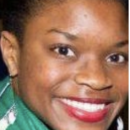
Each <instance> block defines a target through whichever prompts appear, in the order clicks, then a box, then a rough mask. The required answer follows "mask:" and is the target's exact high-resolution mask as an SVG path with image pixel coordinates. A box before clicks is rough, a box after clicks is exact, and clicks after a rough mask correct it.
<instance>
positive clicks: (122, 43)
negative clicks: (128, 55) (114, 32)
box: [114, 40, 128, 48]
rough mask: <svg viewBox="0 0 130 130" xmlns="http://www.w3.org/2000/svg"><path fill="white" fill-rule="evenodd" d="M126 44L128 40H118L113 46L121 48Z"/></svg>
mask: <svg viewBox="0 0 130 130" xmlns="http://www.w3.org/2000/svg"><path fill="white" fill-rule="evenodd" d="M126 45H128V40H124V41H120V42H118V43H117V44H116V45H114V47H118V48H122V47H124V46H126Z"/></svg>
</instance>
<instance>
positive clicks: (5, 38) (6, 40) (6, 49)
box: [0, 31, 19, 77]
mask: <svg viewBox="0 0 130 130" xmlns="http://www.w3.org/2000/svg"><path fill="white" fill-rule="evenodd" d="M0 47H1V52H2V56H3V60H4V62H5V64H6V66H7V68H8V71H9V74H10V76H12V77H14V76H16V75H18V58H19V46H18V42H17V40H16V37H15V36H14V35H13V34H11V33H9V32H7V31H3V32H2V34H1V40H0Z"/></svg>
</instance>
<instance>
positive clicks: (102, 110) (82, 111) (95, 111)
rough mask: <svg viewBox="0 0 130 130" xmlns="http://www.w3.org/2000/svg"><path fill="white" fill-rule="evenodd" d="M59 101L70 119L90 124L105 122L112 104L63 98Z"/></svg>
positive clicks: (94, 100)
mask: <svg viewBox="0 0 130 130" xmlns="http://www.w3.org/2000/svg"><path fill="white" fill-rule="evenodd" d="M59 101H60V103H61V104H62V105H63V108H64V109H65V111H66V113H67V114H68V115H69V116H70V117H72V118H75V119H77V120H80V121H83V122H89V123H94V122H99V121H102V120H104V119H105V118H106V116H107V114H108V113H109V110H110V108H111V107H110V106H111V105H109V104H110V103H112V102H110V101H108V100H103V99H78V98H61V99H60V100H59Z"/></svg>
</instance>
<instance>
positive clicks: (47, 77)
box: [19, 56, 68, 96]
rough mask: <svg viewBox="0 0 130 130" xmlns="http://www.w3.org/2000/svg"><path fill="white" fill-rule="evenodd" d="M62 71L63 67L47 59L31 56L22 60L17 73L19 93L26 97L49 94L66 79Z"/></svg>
mask: <svg viewBox="0 0 130 130" xmlns="http://www.w3.org/2000/svg"><path fill="white" fill-rule="evenodd" d="M43 59H44V60H43ZM23 61H24V62H23ZM25 61H26V62H25ZM63 70H64V65H62V66H61V64H59V63H58V62H56V61H54V60H52V59H51V60H50V59H49V58H45V57H43V58H34V57H32V58H31V56H30V57H29V56H28V57H26V58H23V60H22V61H21V65H20V71H19V82H20V83H19V85H20V89H21V90H20V92H22V94H24V95H25V94H26V96H28V95H32V94H35V95H39V94H40V95H43V92H44V93H48V94H49V93H50V92H51V90H52V89H55V87H57V85H58V83H60V82H62V81H64V80H65V79H66V78H67V77H68V74H67V73H65V72H66V71H63Z"/></svg>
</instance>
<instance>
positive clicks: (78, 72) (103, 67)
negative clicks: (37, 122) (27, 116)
mask: <svg viewBox="0 0 130 130" xmlns="http://www.w3.org/2000/svg"><path fill="white" fill-rule="evenodd" d="M28 2H29V1H28ZM35 2H36V0H35ZM48 2H49V3H48ZM21 4H22V3H21ZM28 5H29V4H26V6H25V5H24V7H28V8H29V7H32V8H29V9H28V10H31V9H32V10H31V11H32V12H31V13H30V12H29V11H27V9H25V10H26V11H25V12H26V13H27V14H28V16H29V17H27V19H26V20H25V21H26V22H24V24H19V26H20V27H19V26H17V27H16V30H19V28H21V27H22V29H23V30H24V31H21V34H20V33H19V34H18V35H19V37H21V36H23V37H22V44H23V46H22V47H20V46H19V41H18V40H17V38H18V37H16V36H17V33H18V32H17V31H16V32H15V31H14V32H13V31H11V30H9V29H7V30H9V32H13V33H12V34H11V33H9V32H7V31H3V32H2V38H1V49H2V53H3V57H4V61H5V63H6V65H7V67H8V69H9V73H10V75H11V76H12V77H13V83H12V84H13V85H12V86H13V88H14V90H15V92H16V93H17V94H18V95H19V96H20V97H21V98H22V99H23V100H24V102H25V103H26V104H27V106H28V107H29V108H30V109H31V110H32V111H33V112H34V113H35V114H36V115H37V116H38V118H40V119H41V120H42V121H43V122H44V123H46V124H48V125H49V126H50V127H51V128H52V129H56V130H66V129H67V130H73V129H74V130H84V129H89V130H106V129H107V128H108V127H109V126H110V124H111V123H112V121H113V120H114V118H115V117H116V116H117V115H118V113H119V111H120V110H121V108H122V107H123V106H124V104H125V101H126V99H127V95H128V21H127V17H128V16H127V10H126V9H125V8H124V5H123V4H122V3H120V2H119V1H118V0H117V1H115V0H93V1H92V0H91V1H89V0H80V1H79V0H71V1H69V0H64V1H63V2H62V1H58V2H57V1H56V0H55V1H53V2H51V0H50V1H49V0H46V4H45V3H44V2H41V1H37V2H36V3H35V4H34V3H33V2H32V3H31V6H28ZM36 5H37V7H39V8H36ZM43 5H44V6H43ZM34 7H35V8H34ZM43 7H44V8H43ZM17 8H18V7H17ZM19 8H20V7H19ZM19 8H18V9H19ZM20 10H22V9H20ZM20 18H22V16H21V17H20ZM24 18H25V15H24ZM20 21H22V20H20ZM22 23H23V21H22ZM12 24H14V25H15V23H12ZM22 25H24V26H22ZM15 35H16V36H15Z"/></svg>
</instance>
